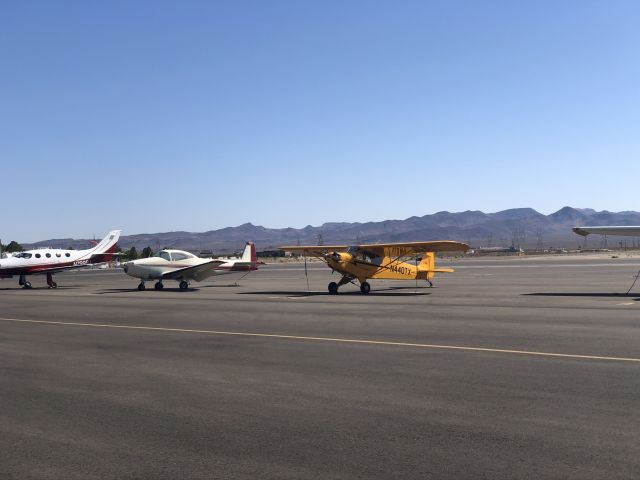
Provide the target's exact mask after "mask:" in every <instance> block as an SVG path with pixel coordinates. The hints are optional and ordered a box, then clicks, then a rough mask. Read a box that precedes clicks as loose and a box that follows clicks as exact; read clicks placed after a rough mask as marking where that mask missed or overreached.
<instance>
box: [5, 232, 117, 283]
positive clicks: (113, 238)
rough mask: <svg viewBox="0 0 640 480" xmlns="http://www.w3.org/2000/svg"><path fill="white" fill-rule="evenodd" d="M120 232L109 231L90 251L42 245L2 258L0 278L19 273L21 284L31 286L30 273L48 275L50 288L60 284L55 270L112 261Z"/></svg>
mask: <svg viewBox="0 0 640 480" xmlns="http://www.w3.org/2000/svg"><path fill="white" fill-rule="evenodd" d="M121 232H122V230H114V231H112V232H109V233H108V234H107V236H106V237H104V238H103V239H102V241H101V242H100V243H98V244H97V245H96V246H95V247H93V248H89V249H87V250H60V249H53V248H39V249H37V250H27V251H25V252H18V253H14V254H12V255H11V256H7V257H5V258H0V278H12V277H13V276H14V275H18V276H19V278H20V280H19V281H18V284H19V285H21V286H22V287H24V288H31V282H28V281H27V279H26V276H27V275H46V276H47V285H48V286H49V288H56V287H57V286H58V284H57V283H56V282H55V281H54V280H53V274H54V273H58V272H62V271H64V270H70V269H72V268H80V267H87V266H89V265H95V264H98V263H105V262H109V261H111V260H112V258H113V253H114V252H115V251H116V243H117V242H118V239H119V238H120V233H121Z"/></svg>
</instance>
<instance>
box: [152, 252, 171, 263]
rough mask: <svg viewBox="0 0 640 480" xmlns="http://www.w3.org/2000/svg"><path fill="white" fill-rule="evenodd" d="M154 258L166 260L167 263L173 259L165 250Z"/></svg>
mask: <svg viewBox="0 0 640 480" xmlns="http://www.w3.org/2000/svg"><path fill="white" fill-rule="evenodd" d="M154 257H158V258H164V259H165V260H167V261H170V260H171V258H170V257H169V253H168V252H165V251H164V250H160V251H159V252H158V253H156V254H155V255H154Z"/></svg>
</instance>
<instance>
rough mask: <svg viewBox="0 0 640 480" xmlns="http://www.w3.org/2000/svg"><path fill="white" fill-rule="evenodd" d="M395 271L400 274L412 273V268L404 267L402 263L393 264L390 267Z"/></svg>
mask: <svg viewBox="0 0 640 480" xmlns="http://www.w3.org/2000/svg"><path fill="white" fill-rule="evenodd" d="M389 270H391V271H392V272H394V273H399V274H400V275H411V269H410V268H408V267H403V266H402V265H391V266H390V267H389Z"/></svg>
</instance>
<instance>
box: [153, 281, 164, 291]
mask: <svg viewBox="0 0 640 480" xmlns="http://www.w3.org/2000/svg"><path fill="white" fill-rule="evenodd" d="M153 288H155V289H156V290H162V289H163V288H164V285H163V284H162V282H156V284H155V285H154V286H153Z"/></svg>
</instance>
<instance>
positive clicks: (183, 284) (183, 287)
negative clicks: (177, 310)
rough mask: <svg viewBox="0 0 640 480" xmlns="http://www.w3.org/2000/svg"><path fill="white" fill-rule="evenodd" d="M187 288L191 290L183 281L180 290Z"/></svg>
mask: <svg viewBox="0 0 640 480" xmlns="http://www.w3.org/2000/svg"><path fill="white" fill-rule="evenodd" d="M187 288H189V284H188V283H187V282H186V281H184V280H182V281H181V282H180V290H186V289H187Z"/></svg>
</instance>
